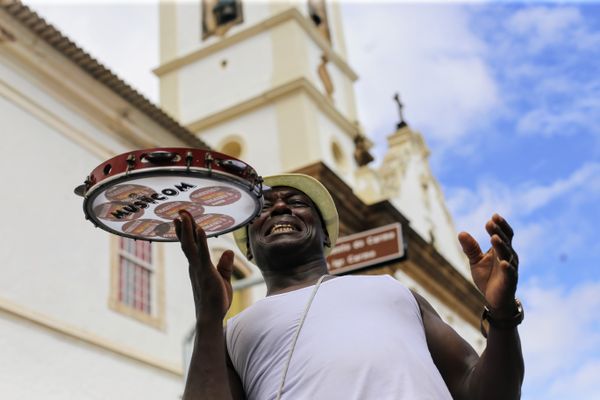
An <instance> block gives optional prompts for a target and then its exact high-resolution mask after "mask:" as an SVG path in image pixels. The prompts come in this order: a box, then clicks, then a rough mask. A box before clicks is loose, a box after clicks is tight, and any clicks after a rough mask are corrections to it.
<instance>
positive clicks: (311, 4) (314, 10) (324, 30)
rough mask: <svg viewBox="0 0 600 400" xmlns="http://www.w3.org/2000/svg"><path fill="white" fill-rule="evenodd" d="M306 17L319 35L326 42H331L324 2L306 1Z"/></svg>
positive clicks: (321, 0) (316, 0)
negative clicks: (308, 17)
mask: <svg viewBox="0 0 600 400" xmlns="http://www.w3.org/2000/svg"><path fill="white" fill-rule="evenodd" d="M308 15H309V16H310V19H311V20H312V21H313V23H314V24H315V26H316V27H317V29H318V30H319V32H320V33H321V35H323V37H324V38H325V39H327V41H329V42H331V34H330V33H329V21H328V19H327V7H326V5H325V0H308Z"/></svg>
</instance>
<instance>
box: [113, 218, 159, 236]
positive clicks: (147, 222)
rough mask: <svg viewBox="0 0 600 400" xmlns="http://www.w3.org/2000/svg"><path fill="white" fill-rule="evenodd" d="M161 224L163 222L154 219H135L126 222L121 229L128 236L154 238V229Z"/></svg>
mask: <svg viewBox="0 0 600 400" xmlns="http://www.w3.org/2000/svg"><path fill="white" fill-rule="evenodd" d="M162 223H163V221H159V220H156V219H137V220H135V221H129V222H127V223H126V224H124V225H123V226H122V228H121V229H122V230H123V232H124V233H127V234H129V235H135V236H145V237H154V236H156V232H155V230H156V227H157V226H159V225H160V224H162Z"/></svg>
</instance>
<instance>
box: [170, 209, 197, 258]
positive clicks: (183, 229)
mask: <svg viewBox="0 0 600 400" xmlns="http://www.w3.org/2000/svg"><path fill="white" fill-rule="evenodd" d="M173 223H174V224H175V233H176V234H177V238H178V239H179V242H180V243H181V249H182V250H183V253H184V254H185V256H186V257H187V259H188V261H189V262H190V263H192V262H195V261H196V259H197V252H196V245H195V240H194V234H193V228H192V221H190V219H189V218H188V216H187V215H186V214H183V213H180V214H179V219H176V220H174V221H173Z"/></svg>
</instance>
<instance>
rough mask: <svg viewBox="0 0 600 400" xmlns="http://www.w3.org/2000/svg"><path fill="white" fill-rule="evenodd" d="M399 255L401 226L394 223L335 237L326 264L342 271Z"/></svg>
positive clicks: (400, 253)
mask: <svg viewBox="0 0 600 400" xmlns="http://www.w3.org/2000/svg"><path fill="white" fill-rule="evenodd" d="M402 257H404V242H403V240H402V226H401V225H400V224H399V223H395V224H390V225H385V226H381V227H379V228H375V229H370V230H368V231H364V232H360V233H355V234H353V235H350V236H345V237H343V238H340V239H338V242H337V243H336V245H335V247H334V248H333V250H331V254H329V257H327V264H328V265H327V266H328V268H329V272H330V273H332V274H343V273H345V272H348V271H354V270H357V269H362V268H367V267H373V266H375V265H378V264H381V263H383V262H386V261H391V260H396V259H400V258H402Z"/></svg>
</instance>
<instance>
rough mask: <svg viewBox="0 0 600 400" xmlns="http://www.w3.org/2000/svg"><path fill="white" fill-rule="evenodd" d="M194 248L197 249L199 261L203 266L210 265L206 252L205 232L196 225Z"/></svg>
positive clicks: (208, 251)
mask: <svg viewBox="0 0 600 400" xmlns="http://www.w3.org/2000/svg"><path fill="white" fill-rule="evenodd" d="M195 232H196V246H197V249H198V255H199V256H200V261H201V262H202V264H204V265H212V263H211V261H210V250H208V242H207V239H206V232H204V229H202V228H201V227H200V226H198V225H196V229H195Z"/></svg>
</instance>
